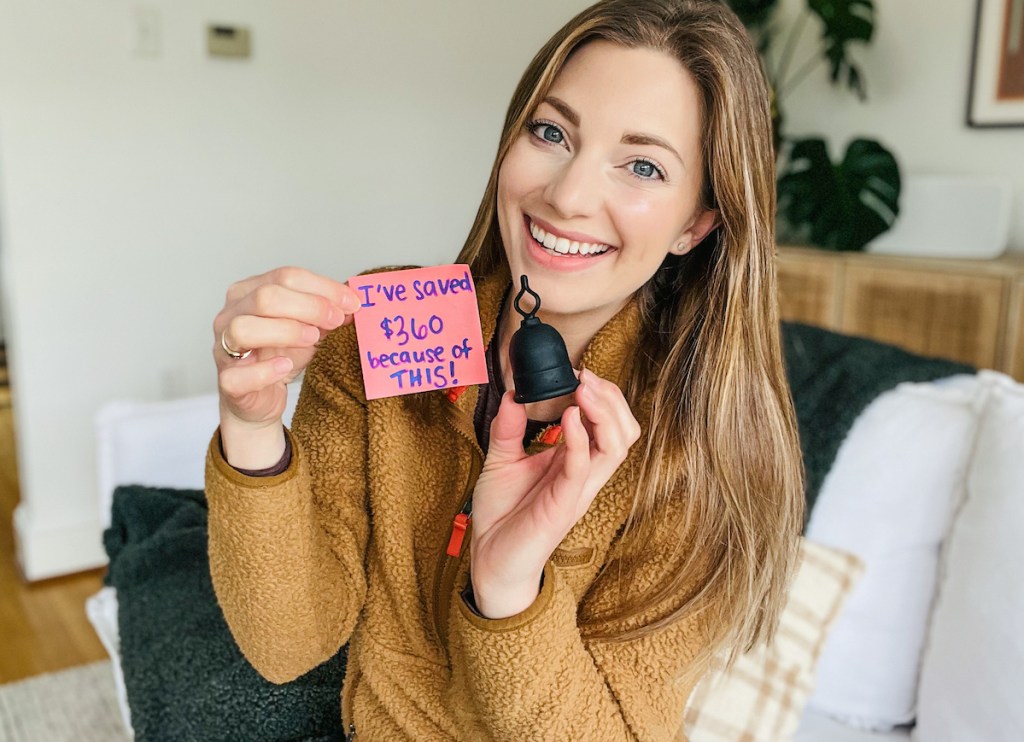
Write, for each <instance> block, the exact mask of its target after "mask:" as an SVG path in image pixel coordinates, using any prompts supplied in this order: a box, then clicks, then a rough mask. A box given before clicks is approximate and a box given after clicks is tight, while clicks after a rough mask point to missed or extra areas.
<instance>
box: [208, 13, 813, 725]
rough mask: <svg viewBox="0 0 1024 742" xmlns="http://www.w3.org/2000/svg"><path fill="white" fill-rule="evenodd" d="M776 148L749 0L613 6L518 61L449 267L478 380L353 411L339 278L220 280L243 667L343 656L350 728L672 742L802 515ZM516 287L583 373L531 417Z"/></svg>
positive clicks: (228, 506) (349, 306)
mask: <svg viewBox="0 0 1024 742" xmlns="http://www.w3.org/2000/svg"><path fill="white" fill-rule="evenodd" d="M773 163H774V154H773V152H772V146H771V131H770V123H769V113H768V92H767V89H766V86H765V82H764V78H763V75H762V72H761V69H760V66H759V62H758V58H757V55H756V52H755V50H754V48H753V47H752V46H751V44H750V42H749V40H748V38H747V36H746V34H745V32H744V29H743V27H742V25H741V24H740V23H739V22H738V21H737V19H736V18H735V16H734V15H733V14H732V13H731V11H729V10H728V9H727V8H726V7H725V6H723V5H721V4H720V3H718V2H714V1H713V0H607V1H606V2H599V3H598V4H596V5H594V6H593V7H591V8H589V9H587V10H585V11H583V12H582V13H581V14H579V15H578V16H577V17H576V18H574V19H573V20H572V21H570V22H569V23H568V24H567V25H566V26H565V27H564V28H563V29H561V30H560V31H559V32H558V33H557V34H555V36H554V37H553V38H552V39H551V40H550V41H549V42H548V43H547V44H546V45H545V46H544V48H543V49H541V51H540V52H539V53H538V54H537V56H536V57H535V58H534V60H533V61H532V62H531V64H530V66H529V67H528V69H527V71H526V73H525V74H524V76H523V78H522V80H521V81H520V83H519V86H518V88H517V89H516V92H515V95H514V96H513V99H512V103H511V106H510V108H509V111H508V115H507V117H506V121H505V126H504V129H503V132H502V137H501V142H500V146H499V150H498V155H497V157H496V160H495V164H494V168H493V170H492V173H491V178H490V182H489V183H488V187H487V190H486V192H485V194H484V197H483V200H482V202H481V205H480V209H479V211H478V214H477V218H476V221H475V224H474V226H473V229H472V231H471V233H470V235H469V238H468V239H467V242H466V245H465V247H464V248H463V250H462V252H461V254H460V255H459V262H466V263H469V264H470V265H471V266H472V269H473V273H474V276H475V278H476V281H477V293H478V300H479V305H480V316H481V325H482V327H483V331H484V339H485V341H486V342H488V344H489V350H488V359H489V364H490V370H491V383H490V384H489V385H484V386H481V387H472V388H469V389H467V390H464V393H462V390H451V391H441V392H430V393H426V394H420V395H411V396H405V397H396V398H390V399H384V400H374V401H372V402H367V401H366V400H365V398H364V396H363V391H362V381H361V376H360V372H359V361H358V351H357V346H356V341H355V333H354V331H353V328H352V327H351V326H350V324H349V320H350V318H351V314H352V313H353V312H354V311H356V309H357V307H358V301H357V300H356V297H355V296H354V294H353V292H352V291H351V290H349V289H348V287H347V286H345V285H343V284H340V283H336V282H334V281H332V280H330V279H327V278H324V277H322V276H316V275H313V274H311V273H308V272H306V271H302V270H300V269H294V268H289V269H280V270H277V271H272V272H270V273H268V274H265V275H262V276H256V277H253V278H250V279H247V280H245V281H241V282H239V283H237V284H235V285H234V286H232V288H231V289H230V290H229V292H228V299H227V303H226V305H225V307H224V309H223V310H222V311H221V312H220V314H218V316H217V318H216V320H215V322H214V332H215V335H216V338H217V340H216V345H215V349H214V356H215V358H216V362H217V366H218V369H219V382H220V391H221V426H220V429H219V431H218V434H217V435H216V436H215V437H214V440H213V441H212V442H211V446H210V453H209V458H208V463H207V495H208V498H209V504H210V559H211V569H212V571H213V578H214V585H215V587H216V590H217V595H218V599H219V601H220V603H221V605H222V607H223V609H224V614H225V616H226V618H227V620H228V623H229V625H230V627H231V630H232V632H233V634H234V636H235V638H236V640H237V641H238V643H239V645H240V647H241V648H242V651H243V652H244V653H245V655H246V657H247V658H248V659H249V661H250V662H251V663H252V664H253V665H254V666H255V667H256V668H257V669H258V670H259V671H260V672H261V673H262V674H263V675H264V676H265V677H267V678H269V679H270V680H272V681H274V682H285V681H288V680H291V679H292V678H295V677H297V676H298V675H300V674H302V673H304V672H306V671H307V670H309V669H311V668H313V667H314V666H316V665H317V664H318V663H320V662H322V661H324V660H325V659H327V658H328V657H330V656H332V655H333V654H334V653H335V652H337V650H338V649H339V647H341V646H342V645H343V644H344V643H345V642H349V660H348V662H349V664H348V670H347V675H346V679H345V687H344V689H343V692H342V716H343V720H344V723H345V725H346V729H347V731H348V732H349V734H352V733H353V732H355V731H356V730H358V738H359V739H360V740H364V739H365V740H377V739H381V740H398V739H413V740H426V739H466V740H477V739H480V740H491V739H494V740H526V739H529V740H570V739H571V740H577V739H578V740H584V739H588V740H589V739H593V740H612V739H643V740H667V739H679V738H685V735H684V733H683V731H682V729H681V726H682V712H683V708H684V706H685V703H686V700H687V698H688V697H689V694H690V691H691V690H692V688H693V686H694V684H695V683H696V682H697V680H699V678H700V677H701V676H702V674H703V673H704V672H705V671H706V670H707V668H708V666H709V663H710V661H711V659H712V657H714V656H715V655H717V654H725V655H726V656H727V657H728V658H732V657H735V655H736V653H738V652H740V651H742V650H743V649H745V648H746V647H748V646H751V645H753V644H755V643H756V642H759V641H761V640H764V639H765V638H767V637H768V636H770V634H771V633H772V631H773V629H774V626H775V624H776V621H777V618H778V614H779V611H780V607H781V604H782V602H783V599H784V595H785V589H786V586H787V582H788V578H789V575H790V573H791V571H792V569H793V566H794V562H795V558H796V549H797V540H798V534H799V530H800V525H801V523H802V479H801V471H802V469H801V464H800V458H799V448H798V444H797V436H796V430H795V422H794V415H793V410H792V404H791V400H790V398H789V393H788V388H787V386H786V383H785V378H784V375H783V369H782V364H781V355H780V350H779V338H778V319H777V315H776V306H775V301H776V299H775V280H774V269H773V255H774V208H775V203H774V166H773ZM520 274H527V275H528V276H529V277H530V282H531V286H532V287H533V288H534V289H535V290H536V291H537V292H538V293H539V294H540V295H541V296H542V297H543V298H544V303H543V308H542V311H541V317H542V319H543V320H544V321H545V322H548V323H550V324H552V325H554V326H555V327H556V328H557V329H558V330H559V331H560V332H561V333H562V335H563V337H564V338H565V340H566V345H567V348H568V350H569V354H570V358H571V360H572V361H573V364H574V366H575V367H577V368H581V369H582V370H581V371H580V382H581V384H580V388H579V389H578V390H577V391H576V392H575V394H574V395H572V396H571V397H563V398H559V399H556V400H549V401H547V402H543V403H537V404H536V405H527V406H526V407H525V408H524V407H523V406H521V405H517V404H516V403H515V402H514V401H513V400H512V398H511V393H504V390H505V389H511V388H512V378H511V373H510V369H509V368H508V364H507V360H506V359H507V347H508V341H509V338H510V336H511V334H512V332H513V331H514V329H515V327H516V325H517V318H516V315H515V313H514V312H513V311H512V310H511V309H510V306H509V301H510V296H511V292H510V291H509V289H510V286H511V277H512V276H519V275H520ZM247 349H254V351H253V353H252V354H251V355H247ZM243 356H244V357H243ZM307 364H308V370H307V373H306V377H305V380H304V383H303V388H302V392H301V394H300V397H299V404H298V409H297V410H296V413H295V417H294V420H293V429H292V430H291V431H290V432H288V431H285V429H284V428H283V426H282V425H281V414H282V411H283V410H284V406H285V395H286V388H285V384H286V383H287V382H288V381H290V380H292V379H293V378H295V376H296V375H297V374H298V373H299V372H300V371H301V370H302V369H303V368H305V367H306V366H307ZM528 421H529V422H528ZM551 421H555V422H558V423H560V424H559V425H549V424H546V423H550V422H551ZM524 437H525V440H524ZM524 445H525V446H526V447H527V450H524ZM282 452H283V453H282ZM275 462H276V463H275ZM459 513H463V514H471V522H470V527H469V529H468V531H467V533H466V538H465V542H464V543H463V545H462V546H461V547H460V546H459V545H458V543H457V542H458V539H457V538H453V536H452V534H453V528H452V523H453V518H455V517H456V516H457V515H458V514H459ZM450 545H454V548H453V549H452V551H451V553H452V554H454V555H453V556H450V555H449V552H448V547H449V546H450ZM467 545H468V546H467Z"/></svg>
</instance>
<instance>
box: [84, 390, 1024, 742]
mask: <svg viewBox="0 0 1024 742" xmlns="http://www.w3.org/2000/svg"><path fill="white" fill-rule="evenodd" d="M298 383H299V382H296V383H295V384H294V385H293V389H292V393H291V395H290V404H289V409H288V411H287V413H286V422H287V421H288V420H290V418H291V414H292V412H293V410H294V404H295V400H296V398H297V396H298V394H297V392H298ZM216 424H217V400H216V396H215V395H208V396H203V397H197V398H192V399H183V400H176V401H170V402H158V403H132V402H125V401H119V402H114V403H111V404H109V405H107V406H106V407H104V408H103V409H102V410H101V411H100V412H99V414H98V415H97V419H96V431H97V437H98V450H99V462H98V471H99V478H100V492H101V495H102V497H103V502H102V505H101V507H102V508H103V513H104V518H105V519H106V522H109V513H110V505H111V496H112V493H113V490H114V488H115V487H116V486H118V485H121V484H144V485H151V486H161V487H178V488H196V489H198V488H201V487H202V485H203V462H204V457H205V450H206V446H207V444H208V442H209V439H210V436H211V434H212V432H213V430H214V429H215V427H216ZM807 537H808V538H809V539H810V540H814V541H818V542H820V543H823V544H825V545H827V546H831V547H833V548H837V549H841V550H845V551H848V552H851V553H854V554H856V555H857V556H858V557H859V558H860V559H861V560H862V561H863V562H864V564H865V567H866V569H865V573H864V576H863V578H862V580H861V582H860V583H858V585H857V587H856V588H855V589H854V591H853V593H852V594H851V596H850V598H849V599H848V601H847V603H846V605H845V607H844V609H843V611H842V613H841V615H840V616H839V618H838V620H837V621H836V623H835V625H834V626H833V628H832V630H831V632H830V634H829V636H828V639H827V641H826V643H825V646H824V649H823V651H822V654H821V657H820V661H819V663H818V669H817V674H816V687H815V691H814V693H813V695H812V697H811V699H810V701H809V703H808V706H807V708H806V710H805V712H804V714H803V718H802V722H801V724H800V729H799V731H798V732H797V733H796V736H795V737H794V739H796V740H798V741H799V742H865V741H869V740H904V739H908V738H911V737H913V738H914V739H917V740H923V741H924V742H944V741H946V740H949V741H950V742H952V741H953V740H956V741H957V742H960V741H973V740H984V741H988V740H991V741H992V742H998V741H1001V740H1022V739H1024V711H1022V710H1021V706H1022V705H1021V704H1020V703H1019V701H1020V699H1021V698H1024V638H1022V637H1024V632H1022V630H1024V585H1022V582H1021V580H1020V579H1019V577H1018V576H1017V574H1016V570H1018V569H1019V568H1020V566H1021V565H1022V564H1024V547H1022V546H1021V544H1024V385H1020V384H1017V383H1015V382H1013V381H1012V380H1011V379H1009V378H1008V377H1005V376H1003V375H1001V374H997V373H995V372H990V371H982V372H980V373H979V374H977V375H974V376H959V377H951V378H950V379H947V380H942V381H939V382H933V383H924V384H903V385H901V386H900V387H897V388H896V389H895V390H893V391H890V392H887V393H885V394H883V395H881V396H879V397H878V398H877V399H876V400H875V401H874V402H873V403H872V404H871V405H870V406H869V407H868V408H867V409H866V410H865V411H864V412H863V413H862V414H861V415H860V416H859V417H858V418H857V421H856V422H855V424H854V426H853V428H852V429H851V431H850V433H849V435H848V436H847V438H846V439H845V441H844V443H843V444H842V446H841V448H840V450H839V454H838V455H837V457H836V459H835V462H834V464H833V466H832V469H831V471H830V473H829V475H828V477H827V478H826V480H825V482H824V485H823V487H822V489H821V492H820V495H819V497H818V500H817V503H816V505H815V507H814V510H813V511H812V517H811V520H810V522H809V524H808V529H807ZM88 611H89V616H90V619H91V620H92V622H93V625H94V626H95V627H96V630H97V632H98V633H99V634H100V636H101V638H102V639H103V641H104V643H105V645H106V646H107V648H108V650H109V651H110V652H111V655H112V657H114V659H115V662H114V665H115V674H119V667H118V663H117V646H118V643H117V613H116V612H117V600H116V594H115V593H114V591H113V589H112V588H104V589H103V590H102V591H101V592H100V593H99V594H98V595H96V596H93V597H92V598H90V600H89V602H88ZM118 683H119V686H120V689H121V693H122V702H123V682H122V681H121V679H120V677H118ZM123 711H124V714H125V722H126V724H127V725H129V727H130V719H129V714H128V708H127V703H124V702H123ZM915 719H916V727H913V728H911V726H910V723H912V722H913V721H914V720H915Z"/></svg>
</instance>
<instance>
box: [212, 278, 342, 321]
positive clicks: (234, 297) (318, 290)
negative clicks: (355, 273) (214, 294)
mask: <svg viewBox="0 0 1024 742" xmlns="http://www.w3.org/2000/svg"><path fill="white" fill-rule="evenodd" d="M269 284H276V285H278V286H283V287H284V288H286V289H291V290H293V291H299V292H301V293H304V294H314V295H316V296H322V297H323V298H324V299H327V301H329V302H331V303H332V304H335V305H337V306H338V307H340V308H341V309H342V310H343V311H344V312H345V313H346V314H352V313H353V312H355V311H357V310H358V309H359V306H360V302H359V298H358V296H357V295H356V292H355V291H354V290H353V289H352V287H351V286H349V285H348V284H347V283H343V282H340V281H335V280H333V279H331V278H327V277H326V276H322V275H319V274H317V273H313V272H312V271H308V270H306V269H305V268H296V267H294V266H284V267H281V268H275V269H274V270H272V271H268V272H266V273H263V274H260V275H258V276H252V277H250V278H247V279H244V280H242V281H238V282H237V283H235V284H233V285H232V286H231V287H230V288H229V289H228V294H227V303H228V304H234V303H236V302H238V301H240V300H241V299H242V298H244V297H245V296H247V295H249V294H251V293H252V292H253V291H255V290H256V289H257V288H259V287H260V286H265V285H269Z"/></svg>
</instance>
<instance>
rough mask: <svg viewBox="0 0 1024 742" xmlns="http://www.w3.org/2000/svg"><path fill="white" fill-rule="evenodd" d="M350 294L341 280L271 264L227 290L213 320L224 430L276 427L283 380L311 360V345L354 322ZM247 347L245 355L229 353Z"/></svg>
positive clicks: (353, 298) (353, 301)
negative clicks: (264, 269) (241, 357)
mask: <svg viewBox="0 0 1024 742" xmlns="http://www.w3.org/2000/svg"><path fill="white" fill-rule="evenodd" d="M358 309H359V299H358V297H357V296H356V293H355V292H354V291H353V290H352V289H351V288H349V287H348V286H347V285H346V284H344V283H339V282H338V281H334V280H332V279H330V278H326V277H324V276H320V275H317V274H315V273H311V272H310V271H307V270H304V269H302V268H293V267H285V268H277V269H275V270H272V271H270V272H268V273H264V274H262V275H259V276H253V277H251V278H246V279H245V280H242V281H238V282H237V283H235V284H232V286H231V287H230V288H229V289H228V292H227V300H226V301H225V304H224V308H223V309H221V310H220V312H218V314H217V316H216V317H215V318H214V321H213V335H214V341H213V357H214V362H215V363H216V365H217V386H218V389H219V392H220V416H221V430H222V434H223V433H224V431H225V427H228V428H231V429H232V430H234V431H258V430H269V429H271V428H275V427H276V428H278V429H280V424H281V419H282V416H283V415H284V410H285V407H286V404H287V400H288V389H287V384H288V383H289V382H291V381H292V380H294V379H295V378H296V377H297V376H298V375H299V374H300V373H302V371H303V369H305V368H306V366H307V365H308V364H309V362H310V360H312V358H313V353H314V351H315V350H316V344H317V343H318V342H319V341H320V340H321V339H322V338H323V337H324V336H325V335H326V334H327V333H328V332H329V331H331V330H333V329H335V328H337V327H340V326H341V325H344V324H347V323H349V322H351V321H352V315H353V314H354V313H355V312H356V311H357V310H358ZM222 337H223V339H224V342H225V343H226V344H227V346H228V347H229V348H231V349H232V350H235V351H239V352H241V351H244V350H248V349H250V348H251V349H252V354H251V355H249V357H248V358H245V359H237V358H233V357H231V356H230V355H228V354H227V353H226V352H225V351H224V349H223V348H222V347H221V338H222Z"/></svg>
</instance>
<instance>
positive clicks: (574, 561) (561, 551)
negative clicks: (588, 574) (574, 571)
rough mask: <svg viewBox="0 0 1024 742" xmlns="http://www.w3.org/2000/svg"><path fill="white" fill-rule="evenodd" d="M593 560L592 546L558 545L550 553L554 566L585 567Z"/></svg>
mask: <svg viewBox="0 0 1024 742" xmlns="http://www.w3.org/2000/svg"><path fill="white" fill-rule="evenodd" d="M593 561H594V547H593V546H575V547H569V548H563V547H561V546H560V547H558V548H557V549H555V550H554V552H553V553H552V554H551V563H552V564H554V565H555V566H556V567H587V566H590V564H591V563H592V562H593Z"/></svg>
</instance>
